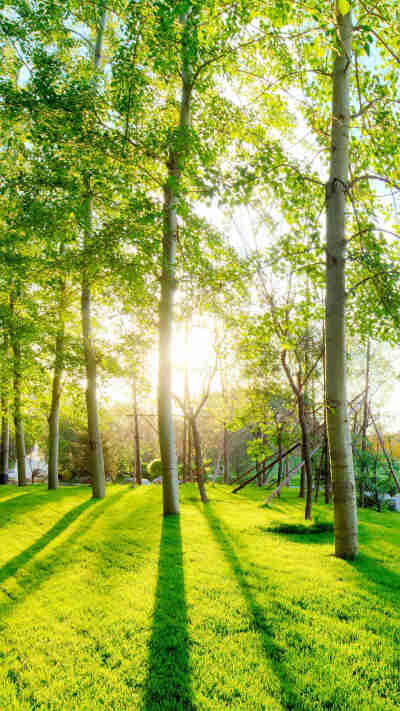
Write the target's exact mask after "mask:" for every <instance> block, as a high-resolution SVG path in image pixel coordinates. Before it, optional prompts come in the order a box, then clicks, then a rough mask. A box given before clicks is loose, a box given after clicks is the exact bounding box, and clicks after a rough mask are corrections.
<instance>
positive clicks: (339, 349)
mask: <svg viewBox="0 0 400 711" xmlns="http://www.w3.org/2000/svg"><path fill="white" fill-rule="evenodd" d="M337 25H338V34H339V40H338V42H339V46H338V49H337V52H336V50H335V55H336V56H335V60H334V67H333V97H332V133H331V158H330V174H329V181H328V183H327V186H326V206H327V244H326V388H327V403H326V405H327V424H328V439H329V454H330V462H331V474H332V481H333V491H334V512H335V513H334V518H335V554H336V556H338V557H339V558H349V559H351V558H354V557H355V556H356V555H357V549H358V542H357V538H358V536H357V503H356V492H355V482H354V470H353V456H352V450H351V439H350V427H349V420H348V412H347V388H346V346H345V259H346V237H345V211H346V191H347V189H348V164H349V123H350V67H351V52H352V19H351V12H348V13H347V14H346V15H344V16H343V15H341V14H340V11H339V10H338V11H337Z"/></svg>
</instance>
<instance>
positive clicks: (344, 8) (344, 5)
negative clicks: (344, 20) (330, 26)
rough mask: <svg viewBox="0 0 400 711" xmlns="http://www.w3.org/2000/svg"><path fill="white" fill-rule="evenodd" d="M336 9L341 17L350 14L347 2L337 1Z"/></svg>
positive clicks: (343, 0)
mask: <svg viewBox="0 0 400 711" xmlns="http://www.w3.org/2000/svg"><path fill="white" fill-rule="evenodd" d="M338 7H339V12H340V14H341V15H347V13H348V12H350V3H349V2H348V1H347V0H338Z"/></svg>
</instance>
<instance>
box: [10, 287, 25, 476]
mask: <svg viewBox="0 0 400 711" xmlns="http://www.w3.org/2000/svg"><path fill="white" fill-rule="evenodd" d="M10 312H11V321H12V326H11V346H12V351H13V356H14V358H13V372H14V426H15V449H16V455H17V468H18V486H26V484H27V480H26V452H25V437H24V425H23V421H22V364H21V344H20V342H19V335H18V332H17V323H16V317H15V294H14V293H12V294H11V296H10Z"/></svg>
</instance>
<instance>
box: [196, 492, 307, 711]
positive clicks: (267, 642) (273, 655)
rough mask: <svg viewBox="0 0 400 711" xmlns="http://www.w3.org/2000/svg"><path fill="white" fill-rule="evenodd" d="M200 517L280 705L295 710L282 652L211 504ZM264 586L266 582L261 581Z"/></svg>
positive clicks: (290, 683)
mask: <svg viewBox="0 0 400 711" xmlns="http://www.w3.org/2000/svg"><path fill="white" fill-rule="evenodd" d="M203 510H204V515H205V518H206V520H207V523H208V525H209V528H210V531H211V532H212V534H213V536H214V538H215V540H216V542H217V543H218V545H219V547H220V549H221V551H222V552H223V554H224V557H225V560H226V561H227V562H228V563H229V565H230V568H231V570H232V573H233V575H234V576H235V578H236V581H237V583H238V586H239V588H240V591H241V594H242V596H243V599H244V601H245V604H246V607H247V611H248V614H249V616H250V618H251V620H252V626H253V628H254V629H255V630H256V632H257V633H258V635H259V638H260V641H261V643H262V647H263V651H264V656H265V658H266V660H267V661H268V662H269V664H270V665H271V669H272V671H273V672H274V674H275V676H276V678H277V679H278V680H279V683H280V695H281V703H282V704H283V705H284V706H285V708H286V709H295V708H296V709H297V708H299V698H298V696H297V694H296V691H295V688H294V687H295V681H294V680H293V679H292V678H291V677H290V676H289V674H288V672H287V670H286V668H285V665H284V661H283V656H284V650H283V649H282V648H281V647H280V646H279V645H278V644H277V643H276V642H275V639H274V638H275V631H274V628H273V624H272V623H271V622H270V621H269V620H267V618H266V615H265V611H264V609H263V607H262V606H261V605H260V604H259V603H258V602H257V600H256V599H255V597H254V595H253V594H252V592H251V589H250V585H249V581H248V577H247V574H246V571H245V570H244V569H243V568H242V566H241V563H240V560H239V558H238V556H237V555H236V553H235V551H234V548H233V546H232V543H231V541H230V539H229V537H228V535H227V533H225V531H224V530H223V527H222V525H221V521H220V520H219V518H218V517H217V516H216V514H215V513H214V512H213V510H212V504H208V505H207V506H205V507H204V509H203ZM265 584H266V586H267V585H268V581H267V580H265Z"/></svg>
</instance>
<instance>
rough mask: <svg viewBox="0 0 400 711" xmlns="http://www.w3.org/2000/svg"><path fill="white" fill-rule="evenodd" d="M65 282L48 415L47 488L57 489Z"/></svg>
mask: <svg viewBox="0 0 400 711" xmlns="http://www.w3.org/2000/svg"><path fill="white" fill-rule="evenodd" d="M65 289H66V286H65V282H63V283H62V284H61V293H60V304H59V315H58V318H59V326H58V330H57V336H56V356H55V362H54V374H53V387H52V394H51V406H50V414H49V465H48V488H49V489H58V483H59V482H58V456H59V444H60V426H59V413H60V399H61V391H62V374H63V369H64V337H65V333H64V299H65Z"/></svg>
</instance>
